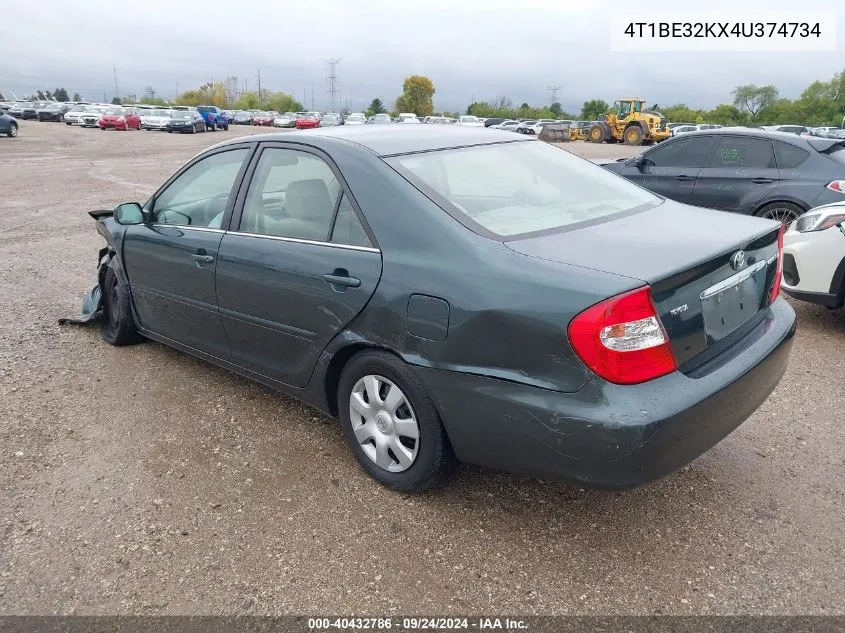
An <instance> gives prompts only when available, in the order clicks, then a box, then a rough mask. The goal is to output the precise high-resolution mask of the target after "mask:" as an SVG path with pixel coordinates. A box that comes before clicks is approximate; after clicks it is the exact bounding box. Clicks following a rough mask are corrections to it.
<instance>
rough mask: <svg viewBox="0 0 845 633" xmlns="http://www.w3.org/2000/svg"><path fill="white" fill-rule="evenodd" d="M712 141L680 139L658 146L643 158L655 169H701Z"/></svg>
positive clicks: (697, 137) (705, 138) (697, 138)
mask: <svg viewBox="0 0 845 633" xmlns="http://www.w3.org/2000/svg"><path fill="white" fill-rule="evenodd" d="M693 129H694V128H693ZM712 141H713V137H712V136H698V135H696V136H687V137H681V138H678V139H675V140H673V141H670V142H668V143H666V144H665V145H661V146H658V147H657V148H655V149H653V150H652V151H650V152H648V153H647V154H646V155H645V158H647V159H648V160H649V161H651V164H652V165H654V166H655V167H701V166H703V165H704V161H705V159H706V158H707V151H708V149H709V148H710V145H711V143H712Z"/></svg>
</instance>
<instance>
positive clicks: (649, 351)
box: [568, 286, 678, 385]
mask: <svg viewBox="0 0 845 633" xmlns="http://www.w3.org/2000/svg"><path fill="white" fill-rule="evenodd" d="M568 333H569V342H570V344H571V345H572V348H573V349H574V350H575V353H576V354H578V356H579V357H580V358H581V360H582V361H584V364H585V365H587V367H589V368H590V369H592V370H593V371H594V372H595V373H596V374H598V375H599V376H601V377H602V378H604V379H605V380H607V381H608V382H613V383H617V384H620V385H633V384H637V383H641V382H646V381H648V380H653V379H654V378H659V377H660V376H665V375H666V374H668V373H671V372H673V371H675V370H676V369H677V368H678V365H677V363H676V362H675V357H674V355H673V354H672V347H671V345H670V344H669V337H668V336H667V335H666V331H665V330H664V329H663V324H662V323H661V322H660V317H658V316H657V310H656V309H655V307H654V302H653V301H652V299H651V289H650V288H649V287H648V286H644V287H642V288H638V289H637V290H632V291H630V292H626V293H624V294H621V295H618V296H616V297H611V298H610V299H607V300H605V301H602V302H601V303H597V304H596V305H594V306H592V307H590V308H587V309H586V310H584V311H583V312H581V313H580V314H579V315H577V316H576V317H575V318H574V319H572V321H571V322H570V323H569V328H568Z"/></svg>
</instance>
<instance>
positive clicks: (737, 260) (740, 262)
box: [731, 251, 745, 270]
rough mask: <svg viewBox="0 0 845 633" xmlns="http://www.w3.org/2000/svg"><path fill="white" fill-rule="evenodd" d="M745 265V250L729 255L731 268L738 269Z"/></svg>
mask: <svg viewBox="0 0 845 633" xmlns="http://www.w3.org/2000/svg"><path fill="white" fill-rule="evenodd" d="M743 266H745V251H737V252H736V253H734V254H733V255H732V256H731V268H733V269H734V270H739V269H740V268H742V267H743Z"/></svg>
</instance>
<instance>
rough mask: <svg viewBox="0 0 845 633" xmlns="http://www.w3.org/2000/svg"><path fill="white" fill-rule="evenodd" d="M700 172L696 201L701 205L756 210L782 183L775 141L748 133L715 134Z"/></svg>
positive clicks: (723, 209) (693, 198)
mask: <svg viewBox="0 0 845 633" xmlns="http://www.w3.org/2000/svg"><path fill="white" fill-rule="evenodd" d="M714 138H715V141H714V143H713V145H712V146H711V148H710V152H709V155H708V158H707V161H706V162H705V164H704V167H703V168H702V170H701V171H700V172H699V174H698V180H696V183H695V190H694V191H693V195H692V203H693V204H694V205H696V206H700V207H709V208H711V209H721V210H722V211H733V212H737V213H753V212H754V210H755V209H757V207H758V206H759V205H760V203H761V202H762V201H763V200H765V199H766V198H767V197H768V196H769V195H770V194H771V193H772V192H774V190H775V189H776V188H777V186H778V182H779V181H780V172H779V171H778V169H777V165H776V163H775V155H774V151H773V150H772V142H771V140H769V139H767V138H761V137H756V136H748V135H730V134H719V135H715V137H714Z"/></svg>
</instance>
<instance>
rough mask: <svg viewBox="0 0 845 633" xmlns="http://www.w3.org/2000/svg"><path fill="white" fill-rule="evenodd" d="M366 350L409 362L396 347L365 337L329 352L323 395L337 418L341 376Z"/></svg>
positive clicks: (323, 372)
mask: <svg viewBox="0 0 845 633" xmlns="http://www.w3.org/2000/svg"><path fill="white" fill-rule="evenodd" d="M365 351H378V352H387V353H388V354H391V355H393V356H395V357H396V358H397V359H398V360H401V361H402V362H404V363H408V361H407V359H406V358H403V356H402V354H400V353H398V352H397V351H396V350H395V349H391V348H390V347H387V346H386V345H380V344H378V343H373V342H371V341H365V340H363V339H359V340H350V341H347V342H345V343H344V344H342V346H341V347H339V348H338V349H336V350H335V351H334V352H331V353H328V360H327V361H326V368H325V370H323V371H322V372H321V382H322V392H323V393H322V396H323V398H325V403H326V408H327V411H328V413H329V414H330V415H332V416H333V417H335V418H336V417H337V416H338V411H339V409H338V400H337V390H338V387H339V386H340V377H341V375H342V374H343V370H344V369H345V368H346V366H347V365H348V364H349V361H350V360H352V358H353V357H354V356H356V355H357V354H359V353H360V352H365Z"/></svg>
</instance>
